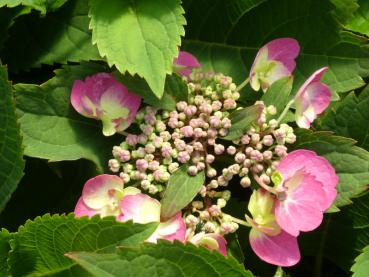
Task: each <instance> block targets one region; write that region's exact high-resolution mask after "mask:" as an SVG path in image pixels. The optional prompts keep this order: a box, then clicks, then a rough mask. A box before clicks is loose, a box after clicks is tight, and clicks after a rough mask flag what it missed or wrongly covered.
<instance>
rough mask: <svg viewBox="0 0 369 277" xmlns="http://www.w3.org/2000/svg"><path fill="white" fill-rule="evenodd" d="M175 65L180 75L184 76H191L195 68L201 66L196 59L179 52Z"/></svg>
mask: <svg viewBox="0 0 369 277" xmlns="http://www.w3.org/2000/svg"><path fill="white" fill-rule="evenodd" d="M173 63H174V64H175V65H176V66H178V67H179V69H180V71H179V74H181V75H183V76H188V75H190V74H191V73H192V69H193V68H198V67H200V66H201V65H200V63H199V62H198V60H197V59H196V57H195V56H193V55H192V54H190V53H188V52H186V51H179V54H178V58H176V59H175V60H174V62H173ZM181 68H182V69H181Z"/></svg>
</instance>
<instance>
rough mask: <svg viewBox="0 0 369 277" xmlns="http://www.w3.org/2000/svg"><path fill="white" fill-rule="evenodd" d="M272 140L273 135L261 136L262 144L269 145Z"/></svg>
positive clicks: (271, 143)
mask: <svg viewBox="0 0 369 277" xmlns="http://www.w3.org/2000/svg"><path fill="white" fill-rule="evenodd" d="M273 142H274V140H273V137H272V136H271V135H266V136H264V137H263V144H264V145H265V146H271V145H273Z"/></svg>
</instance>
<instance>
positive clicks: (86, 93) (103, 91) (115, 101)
mask: <svg viewBox="0 0 369 277" xmlns="http://www.w3.org/2000/svg"><path fill="white" fill-rule="evenodd" d="M71 103H72V106H73V107H74V109H75V110H76V111H77V112H79V113H80V114H82V115H83V116H86V117H89V118H95V119H99V120H101V121H102V123H103V133H104V135H106V136H110V135H113V134H114V133H116V132H120V131H123V130H124V129H126V128H128V127H129V125H130V124H131V122H132V120H133V119H134V117H135V116H136V113H137V110H138V108H139V106H140V103H141V97H139V96H137V95H135V94H133V93H132V92H130V91H129V90H128V89H127V88H126V87H125V86H124V85H123V84H122V83H120V82H118V81H117V80H115V79H114V77H113V75H112V74H109V73H97V74H95V75H92V76H89V77H87V78H86V79H85V80H84V81H81V80H76V81H75V82H74V84H73V87H72V93H71Z"/></svg>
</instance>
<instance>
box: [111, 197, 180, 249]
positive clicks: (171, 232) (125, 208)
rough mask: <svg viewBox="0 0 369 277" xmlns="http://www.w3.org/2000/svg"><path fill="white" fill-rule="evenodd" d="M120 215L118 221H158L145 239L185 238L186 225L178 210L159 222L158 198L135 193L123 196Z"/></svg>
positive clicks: (141, 222)
mask: <svg viewBox="0 0 369 277" xmlns="http://www.w3.org/2000/svg"><path fill="white" fill-rule="evenodd" d="M120 209H121V216H119V217H118V220H119V221H127V220H133V222H135V223H140V224H145V223H149V222H160V224H159V226H158V228H157V229H156V230H155V232H154V233H153V234H152V235H151V236H150V238H148V239H147V241H149V242H154V243H155V242H156V241H157V239H166V240H170V241H173V240H179V241H182V242H183V241H184V240H185V233H186V226H185V223H184V220H183V219H182V213H181V212H178V213H177V214H176V215H175V216H173V217H172V218H170V219H168V220H166V221H164V222H161V221H160V209H161V204H160V202H159V201H158V200H156V199H154V198H152V197H150V196H148V195H146V194H142V193H139V194H135V195H129V196H127V197H124V198H123V199H122V201H121V202H120Z"/></svg>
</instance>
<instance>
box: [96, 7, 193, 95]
mask: <svg viewBox="0 0 369 277" xmlns="http://www.w3.org/2000/svg"><path fill="white" fill-rule="evenodd" d="M90 5H91V9H90V16H91V24H90V26H91V28H92V40H93V42H94V43H96V44H97V47H98V49H99V52H100V54H101V56H103V57H105V56H106V58H107V60H108V63H109V64H110V65H115V66H116V67H117V68H118V70H119V71H120V72H121V73H124V72H126V71H128V72H129V73H130V74H131V75H134V74H138V75H139V76H141V77H143V78H145V80H146V81H147V83H148V84H149V86H150V88H151V89H152V91H153V92H154V93H155V94H156V96H158V97H159V98H160V97H161V96H162V95H163V91H164V83H165V76H166V74H167V73H171V72H172V63H173V59H174V58H175V57H176V56H177V55H178V46H179V45H180V44H181V38H180V37H181V36H183V35H184V28H183V25H184V24H185V23H186V20H185V19H184V17H183V13H184V11H183V9H182V7H181V2H180V1H179V0H156V1H147V0H131V1H121V0H110V1H109V4H108V5H107V3H106V1H105V0H90Z"/></svg>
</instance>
